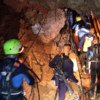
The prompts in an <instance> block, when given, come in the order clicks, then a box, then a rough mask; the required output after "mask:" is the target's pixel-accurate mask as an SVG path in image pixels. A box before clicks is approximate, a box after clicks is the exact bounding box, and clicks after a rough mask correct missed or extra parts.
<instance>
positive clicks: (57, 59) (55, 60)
mask: <svg viewBox="0 0 100 100" xmlns="http://www.w3.org/2000/svg"><path fill="white" fill-rule="evenodd" d="M58 61H59V55H56V56H55V57H54V58H53V59H52V61H50V63H49V66H50V67H51V68H54V67H55V65H56V64H57V62H58Z"/></svg>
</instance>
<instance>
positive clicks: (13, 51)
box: [0, 39, 35, 100]
mask: <svg viewBox="0 0 100 100" xmlns="http://www.w3.org/2000/svg"><path fill="white" fill-rule="evenodd" d="M3 50H4V53H5V55H6V58H5V59H4V60H3V61H1V62H0V100H24V98H23V87H22V82H23V79H25V80H26V82H27V83H28V84H29V85H34V84H35V81H34V78H33V77H32V76H31V75H30V74H29V73H28V68H27V66H26V65H24V64H23V63H20V62H19V61H18V54H19V53H21V52H22V50H23V49H22V45H21V43H20V41H19V40H17V39H10V40H8V41H6V42H5V43H4V45H3Z"/></svg>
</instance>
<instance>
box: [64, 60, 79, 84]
mask: <svg viewBox="0 0 100 100" xmlns="http://www.w3.org/2000/svg"><path fill="white" fill-rule="evenodd" d="M63 70H64V72H67V73H68V78H70V79H72V80H73V81H74V82H75V83H77V82H78V80H77V79H76V78H75V76H74V74H73V62H72V61H71V60H70V61H67V62H65V63H64V64H63Z"/></svg>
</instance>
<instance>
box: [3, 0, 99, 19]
mask: <svg viewBox="0 0 100 100" xmlns="http://www.w3.org/2000/svg"><path fill="white" fill-rule="evenodd" d="M9 1H10V2H9ZM4 2H5V3H6V4H8V5H10V6H12V7H13V8H14V9H16V10H17V11H20V10H21V8H22V7H23V6H27V7H33V8H35V9H37V10H41V11H42V12H44V13H46V11H48V10H53V9H57V8H63V7H67V8H71V9H73V10H75V11H76V12H78V13H79V14H81V13H86V15H88V16H89V15H90V13H91V11H93V13H94V14H95V17H96V18H100V0H4Z"/></svg>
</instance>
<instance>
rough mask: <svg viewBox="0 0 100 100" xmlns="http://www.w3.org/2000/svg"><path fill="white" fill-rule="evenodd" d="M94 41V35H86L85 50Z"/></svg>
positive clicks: (85, 50)
mask: <svg viewBox="0 0 100 100" xmlns="http://www.w3.org/2000/svg"><path fill="white" fill-rule="evenodd" d="M92 41H93V37H88V36H86V37H85V42H84V45H83V51H84V52H87V51H88V47H90V46H91V42H92Z"/></svg>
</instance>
